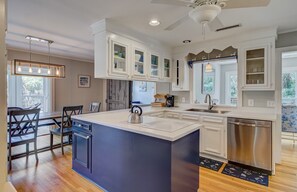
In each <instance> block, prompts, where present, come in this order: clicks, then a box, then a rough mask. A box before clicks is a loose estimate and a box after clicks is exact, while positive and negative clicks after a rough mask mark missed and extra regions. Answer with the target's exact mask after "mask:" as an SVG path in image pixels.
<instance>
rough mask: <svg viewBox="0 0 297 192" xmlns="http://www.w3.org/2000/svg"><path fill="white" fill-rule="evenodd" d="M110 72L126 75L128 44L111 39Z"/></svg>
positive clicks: (127, 70) (127, 71)
mask: <svg viewBox="0 0 297 192" xmlns="http://www.w3.org/2000/svg"><path fill="white" fill-rule="evenodd" d="M110 44H111V52H110V53H111V58H110V61H111V63H110V64H111V66H110V67H111V73H112V74H115V75H128V73H129V69H128V56H129V51H128V45H126V44H123V43H120V42H117V41H115V40H111V43H110Z"/></svg>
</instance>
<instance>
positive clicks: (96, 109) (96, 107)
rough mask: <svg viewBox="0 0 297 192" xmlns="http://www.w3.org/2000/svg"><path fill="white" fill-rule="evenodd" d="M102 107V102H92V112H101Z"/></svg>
mask: <svg viewBox="0 0 297 192" xmlns="http://www.w3.org/2000/svg"><path fill="white" fill-rule="evenodd" d="M100 107H101V103H100V102H92V103H91V104H90V109H89V111H90V112H99V111H100Z"/></svg>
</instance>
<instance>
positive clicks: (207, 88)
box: [202, 65, 215, 94]
mask: <svg viewBox="0 0 297 192" xmlns="http://www.w3.org/2000/svg"><path fill="white" fill-rule="evenodd" d="M205 68H206V65H203V80H202V82H203V83H202V85H203V88H202V92H203V94H213V93H214V92H215V70H214V69H213V70H212V72H206V71H205Z"/></svg>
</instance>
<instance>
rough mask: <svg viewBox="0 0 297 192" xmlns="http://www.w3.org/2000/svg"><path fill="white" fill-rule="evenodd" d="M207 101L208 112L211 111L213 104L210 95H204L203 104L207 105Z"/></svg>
mask: <svg viewBox="0 0 297 192" xmlns="http://www.w3.org/2000/svg"><path fill="white" fill-rule="evenodd" d="M207 99H208V110H211V109H212V108H213V103H212V100H211V96H210V94H206V95H205V99H204V103H207Z"/></svg>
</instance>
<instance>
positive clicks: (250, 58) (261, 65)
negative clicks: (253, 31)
mask: <svg viewBox="0 0 297 192" xmlns="http://www.w3.org/2000/svg"><path fill="white" fill-rule="evenodd" d="M245 54H246V84H247V85H263V84H264V83H265V80H266V78H265V76H266V75H265V69H266V67H265V66H266V59H265V48H260V49H253V50H246V52H245Z"/></svg>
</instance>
